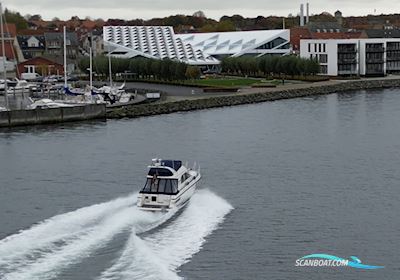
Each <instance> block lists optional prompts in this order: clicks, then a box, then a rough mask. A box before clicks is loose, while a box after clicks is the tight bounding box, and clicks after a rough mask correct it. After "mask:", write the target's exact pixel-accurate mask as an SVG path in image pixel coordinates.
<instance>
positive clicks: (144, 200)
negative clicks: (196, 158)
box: [137, 159, 201, 212]
mask: <svg viewBox="0 0 400 280" xmlns="http://www.w3.org/2000/svg"><path fill="white" fill-rule="evenodd" d="M148 168H149V172H148V174H147V180H146V184H145V185H144V187H143V188H142V189H141V191H140V192H139V195H138V201H137V206H138V208H139V209H141V210H146V211H154V212H155V211H169V210H171V209H179V208H181V207H183V206H184V205H185V204H186V203H187V202H188V201H189V200H190V198H191V197H192V195H193V193H194V191H195V190H196V185H197V183H198V182H199V180H200V178H201V175H200V168H198V169H197V170H195V169H196V166H193V168H188V167H187V164H186V165H183V164H182V161H180V160H162V159H153V160H152V164H151V165H150V166H148Z"/></svg>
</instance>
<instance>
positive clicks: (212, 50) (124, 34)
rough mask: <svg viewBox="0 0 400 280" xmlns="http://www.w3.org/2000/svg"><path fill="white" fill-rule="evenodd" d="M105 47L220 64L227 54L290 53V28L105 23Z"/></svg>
mask: <svg viewBox="0 0 400 280" xmlns="http://www.w3.org/2000/svg"><path fill="white" fill-rule="evenodd" d="M103 38H104V50H105V51H106V52H110V53H111V54H112V55H113V56H118V57H123V58H133V57H147V58H153V59H164V58H169V59H176V60H179V61H183V62H186V63H188V64H191V65H200V66H212V65H219V64H220V60H221V59H222V58H224V57H227V56H235V57H238V56H243V55H249V56H262V55H266V54H271V55H286V54H289V53H290V51H291V49H290V43H289V40H290V31H289V30H286V29H284V30H260V31H239V32H218V33H193V34H175V32H174V30H173V28H172V27H170V26H105V27H104V29H103Z"/></svg>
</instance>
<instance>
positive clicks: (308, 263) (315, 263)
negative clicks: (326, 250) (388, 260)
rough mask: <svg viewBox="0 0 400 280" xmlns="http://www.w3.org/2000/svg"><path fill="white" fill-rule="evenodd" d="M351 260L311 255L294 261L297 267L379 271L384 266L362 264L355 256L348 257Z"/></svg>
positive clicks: (324, 255)
mask: <svg viewBox="0 0 400 280" xmlns="http://www.w3.org/2000/svg"><path fill="white" fill-rule="evenodd" d="M350 259H351V260H347V259H344V258H340V257H336V256H333V255H327V254H312V255H308V256H304V257H302V258H300V259H297V260H296V265H295V266H298V267H353V268H358V269H380V268H384V266H376V265H367V264H363V263H362V262H361V260H360V259H359V258H357V257H355V256H351V257H350Z"/></svg>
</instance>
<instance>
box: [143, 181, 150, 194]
mask: <svg viewBox="0 0 400 280" xmlns="http://www.w3.org/2000/svg"><path fill="white" fill-rule="evenodd" d="M150 186H151V179H147V181H146V184H145V185H144V187H143V189H142V191H144V192H150Z"/></svg>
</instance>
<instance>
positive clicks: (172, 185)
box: [141, 178, 178, 194]
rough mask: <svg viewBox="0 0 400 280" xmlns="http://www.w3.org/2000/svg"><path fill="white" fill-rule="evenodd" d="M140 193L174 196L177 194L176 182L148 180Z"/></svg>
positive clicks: (170, 180)
mask: <svg viewBox="0 0 400 280" xmlns="http://www.w3.org/2000/svg"><path fill="white" fill-rule="evenodd" d="M141 193H160V194H176V193H178V180H172V179H158V178H156V179H154V178H148V179H147V181H146V184H145V185H144V187H143V189H142V190H141Z"/></svg>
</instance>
